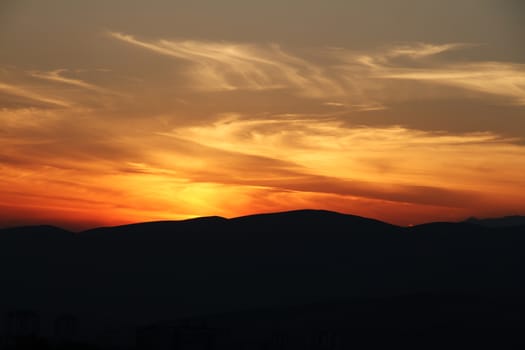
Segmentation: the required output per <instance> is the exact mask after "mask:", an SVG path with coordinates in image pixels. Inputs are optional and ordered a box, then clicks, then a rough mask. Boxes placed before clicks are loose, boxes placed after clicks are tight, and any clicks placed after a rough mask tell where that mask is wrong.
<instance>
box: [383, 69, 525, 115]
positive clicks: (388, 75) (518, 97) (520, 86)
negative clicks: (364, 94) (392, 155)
mask: <svg viewBox="0 0 525 350" xmlns="http://www.w3.org/2000/svg"><path fill="white" fill-rule="evenodd" d="M378 76H379V77H381V78H385V79H403V80H413V81H423V82H428V83H436V84H443V85H449V86H453V87H459V88H463V89H466V90H471V91H476V92H482V93H486V94H490V95H497V96H503V97H507V98H510V99H512V100H513V101H514V102H515V103H516V104H519V105H525V65H523V64H513V63H502V62H483V63H468V64H455V65H448V66H445V67H438V68H433V69H425V68H390V69H384V70H383V71H382V72H379V73H378Z"/></svg>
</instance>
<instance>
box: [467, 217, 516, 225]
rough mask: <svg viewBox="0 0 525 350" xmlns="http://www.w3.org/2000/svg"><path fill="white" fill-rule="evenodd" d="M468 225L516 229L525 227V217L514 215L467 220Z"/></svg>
mask: <svg viewBox="0 0 525 350" xmlns="http://www.w3.org/2000/svg"><path fill="white" fill-rule="evenodd" d="M465 222H466V223H469V224H475V225H480V226H486V227H514V226H525V216H519V215H512V216H504V217H501V218H488V219H478V218H474V217H472V218H468V219H467V220H465Z"/></svg>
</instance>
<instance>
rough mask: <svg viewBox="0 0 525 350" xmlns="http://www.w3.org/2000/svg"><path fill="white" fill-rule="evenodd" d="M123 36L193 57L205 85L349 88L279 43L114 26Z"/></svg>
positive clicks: (322, 91)
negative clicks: (153, 35)
mask: <svg viewBox="0 0 525 350" xmlns="http://www.w3.org/2000/svg"><path fill="white" fill-rule="evenodd" d="M109 35H110V36H111V37H113V38H115V39H118V40H120V41H122V42H126V43H128V44H131V45H134V46H137V47H140V48H143V49H147V50H150V51H152V52H156V53H158V54H161V55H166V56H171V57H174V58H177V59H180V60H184V61H186V62H188V63H190V64H191V65H192V66H191V67H190V72H189V74H190V78H191V80H192V82H193V83H194V84H195V85H196V86H197V87H198V88H199V89H202V90H237V89H247V90H268V89H286V88H288V89H294V90H296V91H298V92H299V93H300V94H303V95H305V96H311V97H322V96H331V95H341V94H343V93H344V89H343V88H342V87H341V86H340V84H339V83H338V82H337V81H336V80H334V79H331V78H329V77H327V76H326V73H325V72H324V70H323V67H322V66H320V65H318V64H315V63H313V62H310V61H307V60H305V59H302V58H300V57H297V56H294V55H292V54H290V53H287V52H285V51H284V50H282V48H281V47H280V46H279V45H276V44H270V45H255V44H241V43H229V42H205V41H194V40H156V41H145V40H139V39H137V38H135V37H134V36H132V35H128V34H122V33H116V32H110V33H109Z"/></svg>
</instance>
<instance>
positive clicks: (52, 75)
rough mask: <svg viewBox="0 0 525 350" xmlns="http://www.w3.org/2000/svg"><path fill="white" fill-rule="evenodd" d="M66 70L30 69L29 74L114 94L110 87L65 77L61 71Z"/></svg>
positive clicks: (64, 70)
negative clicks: (46, 70)
mask: <svg viewBox="0 0 525 350" xmlns="http://www.w3.org/2000/svg"><path fill="white" fill-rule="evenodd" d="M67 71H68V70H67V69H56V70H53V71H49V72H38V71H32V72H30V75H31V76H32V77H35V78H38V79H44V80H48V81H52V82H57V83H62V84H67V85H72V86H76V87H79V88H82V89H86V90H90V91H95V92H98V93H103V94H116V93H115V92H113V91H112V90H110V89H107V88H104V87H101V86H98V85H95V84H91V83H88V82H86V81H84V80H81V79H75V78H69V77H66V76H64V75H63V73H64V72H67Z"/></svg>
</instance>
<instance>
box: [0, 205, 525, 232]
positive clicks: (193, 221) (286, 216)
mask: <svg viewBox="0 0 525 350" xmlns="http://www.w3.org/2000/svg"><path fill="white" fill-rule="evenodd" d="M316 218H317V220H328V219H337V220H338V221H339V222H341V219H342V218H345V219H343V220H344V221H347V222H349V220H350V219H351V218H352V220H354V223H355V224H357V222H361V223H365V222H369V223H371V222H375V223H377V224H383V225H390V226H396V227H402V226H397V225H394V224H389V223H386V222H383V221H380V220H377V219H373V218H367V217H362V216H357V215H352V214H343V213H339V212H335V211H330V210H321V209H299V210H291V211H283V212H273V213H261V214H251V215H245V216H239V217H234V218H230V219H227V218H224V217H221V216H203V217H196V218H190V219H184V220H162V221H149V222H137V223H131V224H124V225H117V226H102V227H94V228H91V229H87V230H82V231H76V232H77V233H82V234H87V233H95V232H98V233H99V232H109V231H127V230H131V231H136V230H137V229H138V228H139V227H147V226H151V227H154V228H162V227H164V228H167V227H169V226H170V225H180V226H185V227H190V226H195V227H197V226H206V225H209V224H211V223H223V224H224V223H226V222H260V223H263V224H266V225H268V224H272V223H273V224H279V221H281V222H286V221H290V220H303V219H306V220H315V219H316ZM441 223H443V222H428V223H423V224H419V225H416V226H423V225H434V224H441ZM446 223H448V224H456V223H459V224H461V223H465V224H473V225H478V226H484V227H492V228H499V227H513V226H524V225H525V216H520V215H511V216H503V217H495V218H484V219H480V218H476V217H470V218H468V219H466V220H463V221H459V222H446ZM34 231H39V232H47V233H51V232H53V231H56V233H59V232H62V233H74V232H75V231H71V230H67V229H63V228H60V227H57V226H53V225H29V226H13V227H5V228H0V234H2V232H3V233H8V232H11V233H15V232H18V233H24V232H25V233H28V232H34Z"/></svg>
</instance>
